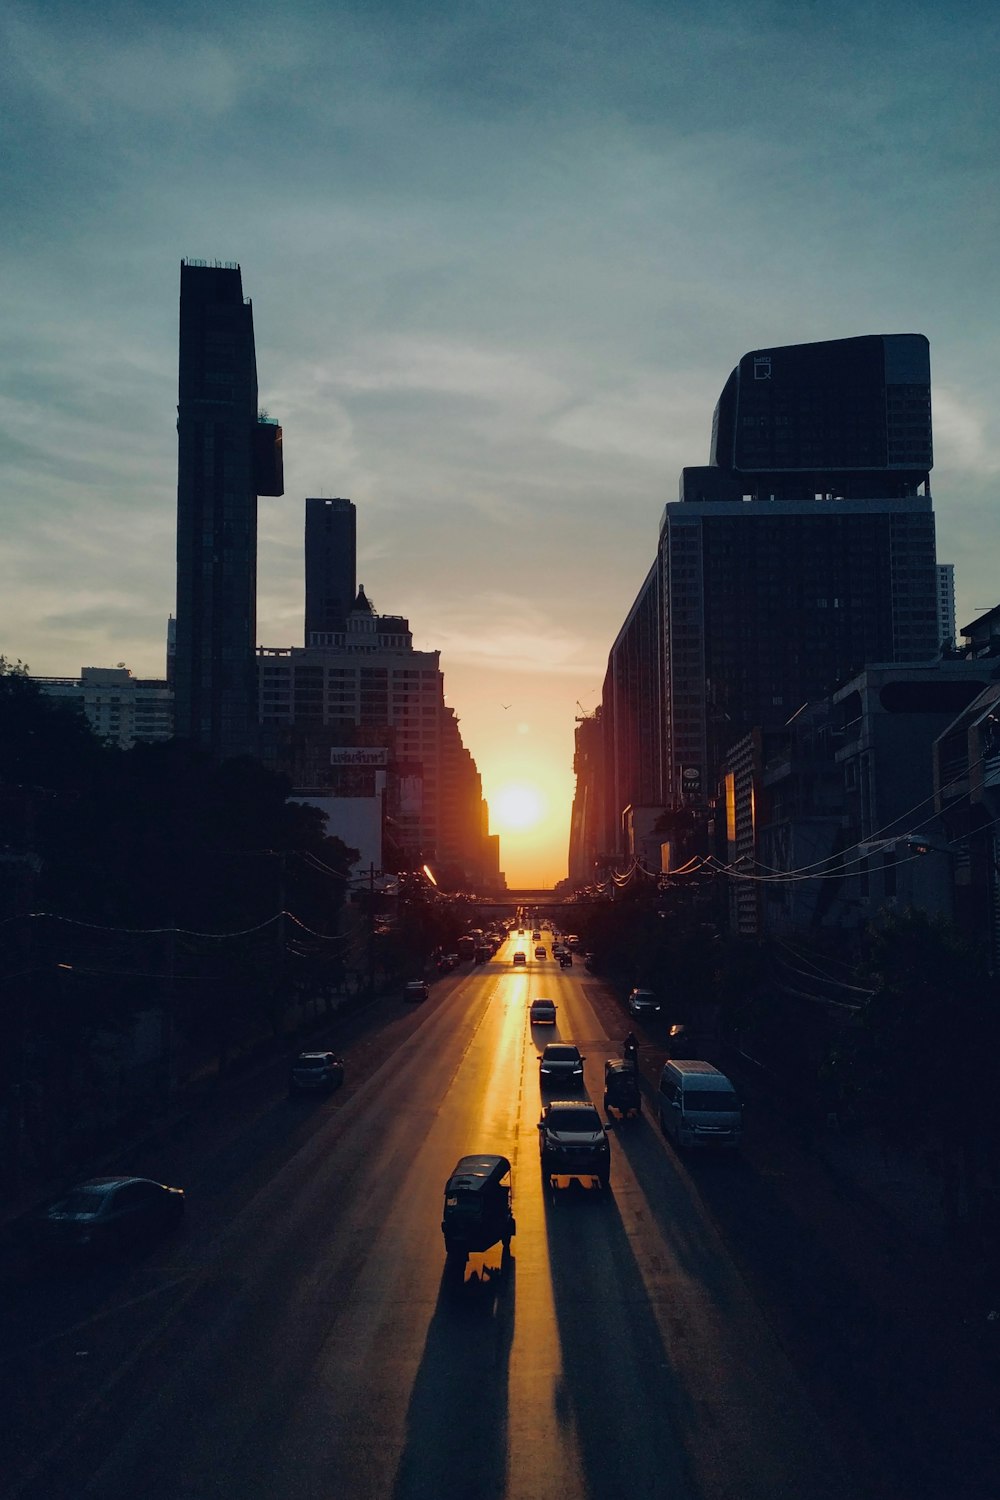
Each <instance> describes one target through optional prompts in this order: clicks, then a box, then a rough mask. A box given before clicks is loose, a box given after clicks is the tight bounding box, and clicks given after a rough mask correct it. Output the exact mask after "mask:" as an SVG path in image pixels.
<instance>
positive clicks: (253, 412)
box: [175, 261, 284, 759]
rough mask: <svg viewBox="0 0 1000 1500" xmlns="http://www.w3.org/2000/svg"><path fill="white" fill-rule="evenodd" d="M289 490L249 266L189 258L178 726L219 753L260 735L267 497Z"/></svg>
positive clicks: (182, 382)
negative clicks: (262, 530)
mask: <svg viewBox="0 0 1000 1500" xmlns="http://www.w3.org/2000/svg"><path fill="white" fill-rule="evenodd" d="M283 488H284V485H283V476H282V454H281V428H280V427H279V426H278V424H277V423H276V422H275V421H273V420H272V419H271V418H269V417H267V416H266V415H265V414H264V413H262V412H260V411H258V406H257V358H256V351H255V347H254V333H253V310H252V306H251V304H250V302H249V300H248V299H245V298H244V296H243V282H242V277H241V275H240V268H239V266H238V265H231V264H227V265H220V264H216V265H211V266H209V265H206V264H205V263H204V262H201V261H183V262H182V263H181V297H180V371H179V380H178V404H177V647H176V656H175V691H176V732H177V735H178V737H179V738H181V739H189V740H192V741H193V742H194V743H195V744H198V745H201V746H203V747H204V748H206V749H208V750H210V751H211V752H212V753H213V754H214V755H216V756H218V757H219V758H220V759H224V758H225V757H227V756H232V755H241V754H246V753H248V752H250V751H252V749H253V748H254V745H255V742H256V723H257V663H256V645H257V641H256V633H257V497H258V495H280V494H281V493H282V491H283Z"/></svg>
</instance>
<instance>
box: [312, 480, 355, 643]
mask: <svg viewBox="0 0 1000 1500" xmlns="http://www.w3.org/2000/svg"><path fill="white" fill-rule="evenodd" d="M357 550H358V549H357V512H356V510H355V508H354V505H353V503H352V502H351V501H350V500H325V499H309V500H307V501H306V620H305V644H306V645H307V646H310V645H312V643H313V636H314V635H315V634H316V633H317V632H321V631H341V630H345V629H346V628H347V616H348V615H349V614H350V612H351V610H352V608H353V606H354V600H355V597H356V595H357V592H358V584H357Z"/></svg>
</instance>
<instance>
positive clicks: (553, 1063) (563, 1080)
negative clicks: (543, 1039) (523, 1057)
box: [538, 1042, 587, 1089]
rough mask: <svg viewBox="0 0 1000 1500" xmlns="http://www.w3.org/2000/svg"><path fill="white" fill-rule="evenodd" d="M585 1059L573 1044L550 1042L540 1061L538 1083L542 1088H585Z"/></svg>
mask: <svg viewBox="0 0 1000 1500" xmlns="http://www.w3.org/2000/svg"><path fill="white" fill-rule="evenodd" d="M586 1060H587V1059H586V1058H585V1057H581V1056H580V1049H579V1047H576V1046H574V1045H573V1043H572V1042H549V1043H548V1044H547V1045H546V1048H545V1051H544V1052H543V1053H542V1055H541V1057H540V1058H539V1060H538V1081H539V1083H540V1084H541V1086H542V1088H543V1089H544V1088H553V1087H554V1086H555V1085H556V1084H558V1085H559V1086H560V1087H561V1088H579V1089H582V1088H583V1065H584V1063H585V1062H586Z"/></svg>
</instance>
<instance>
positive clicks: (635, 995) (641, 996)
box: [628, 990, 660, 1016]
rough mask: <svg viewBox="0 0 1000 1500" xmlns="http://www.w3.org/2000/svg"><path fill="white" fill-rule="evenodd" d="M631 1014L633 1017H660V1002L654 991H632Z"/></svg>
mask: <svg viewBox="0 0 1000 1500" xmlns="http://www.w3.org/2000/svg"><path fill="white" fill-rule="evenodd" d="M628 1008H629V1014H630V1015H633V1016H658V1015H659V1014H660V1002H659V1000H658V999H657V996H656V994H655V992H654V991H653V990H632V992H631V993H630V995H629V997H628Z"/></svg>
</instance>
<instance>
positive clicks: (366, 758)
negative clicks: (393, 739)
mask: <svg viewBox="0 0 1000 1500" xmlns="http://www.w3.org/2000/svg"><path fill="white" fill-rule="evenodd" d="M330 764H331V766H344V767H348V768H352V769H353V768H354V767H355V766H364V767H371V766H383V767H384V766H387V765H388V764H389V752H388V750H387V749H386V748H385V746H384V745H374V746H363V745H344V746H333V747H332V748H331V750H330Z"/></svg>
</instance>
